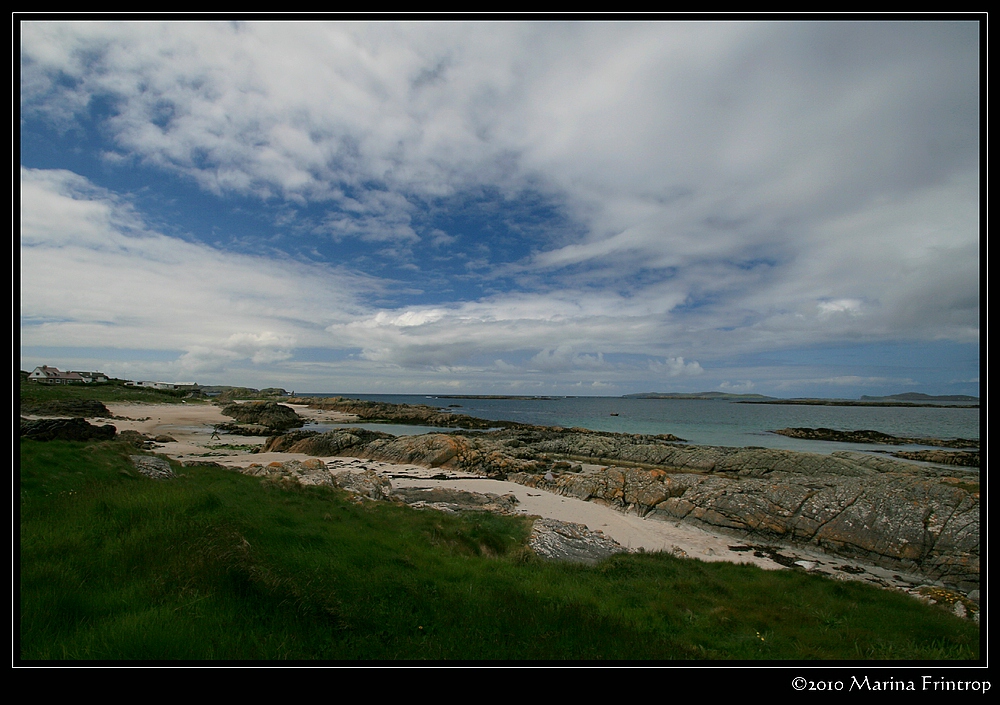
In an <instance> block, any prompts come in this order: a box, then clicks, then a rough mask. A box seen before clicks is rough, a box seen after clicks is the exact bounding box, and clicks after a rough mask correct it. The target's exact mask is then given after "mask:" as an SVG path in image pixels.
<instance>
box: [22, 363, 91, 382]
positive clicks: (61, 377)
mask: <svg viewBox="0 0 1000 705" xmlns="http://www.w3.org/2000/svg"><path fill="white" fill-rule="evenodd" d="M96 374H100V373H99V372H98V373H96ZM102 376H103V375H102ZM28 379H33V380H35V381H36V382H47V383H49V384H68V383H69V382H91V381H93V380H91V379H88V378H85V377H83V376H82V375H81V374H80V373H79V372H60V371H59V370H58V369H56V368H55V367H49V366H48V365H42V366H41V367H36V368H35V369H34V370H33V371H32V373H31V374H30V375H28ZM104 379H105V381H107V377H105V378H104Z"/></svg>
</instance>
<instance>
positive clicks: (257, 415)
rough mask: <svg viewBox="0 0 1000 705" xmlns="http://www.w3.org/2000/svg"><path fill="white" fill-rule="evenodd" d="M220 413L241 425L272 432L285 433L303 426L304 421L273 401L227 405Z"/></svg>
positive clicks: (289, 409)
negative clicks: (260, 427) (266, 429)
mask: <svg viewBox="0 0 1000 705" xmlns="http://www.w3.org/2000/svg"><path fill="white" fill-rule="evenodd" d="M222 413H223V414H224V415H226V416H231V417H233V418H234V419H236V420H237V421H238V422H239V423H241V424H251V425H256V426H266V427H267V428H269V429H271V430H272V431H287V430H288V429H290V428H299V427H300V426H303V425H304V424H305V420H304V419H303V418H302V417H301V416H299V415H298V414H296V413H295V409H293V408H292V407H290V406H285V405H284V404H279V403H277V402H274V401H251V402H247V403H245V404H227V405H226V406H224V407H223V408H222Z"/></svg>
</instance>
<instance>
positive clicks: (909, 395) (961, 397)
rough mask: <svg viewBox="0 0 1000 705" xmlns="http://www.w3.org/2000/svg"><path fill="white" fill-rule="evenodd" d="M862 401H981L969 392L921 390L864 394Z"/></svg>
mask: <svg viewBox="0 0 1000 705" xmlns="http://www.w3.org/2000/svg"><path fill="white" fill-rule="evenodd" d="M861 401H965V402H971V403H976V404H978V403H979V397H970V396H969V395H967V394H941V395H937V396H935V395H932V394H921V393H920V392H906V393H905V394H890V395H889V396H884V397H869V396H864V395H862V397H861Z"/></svg>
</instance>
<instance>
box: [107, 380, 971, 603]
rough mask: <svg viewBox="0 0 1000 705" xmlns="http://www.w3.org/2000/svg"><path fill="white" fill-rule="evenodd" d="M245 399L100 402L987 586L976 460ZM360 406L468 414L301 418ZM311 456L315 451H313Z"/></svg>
mask: <svg viewBox="0 0 1000 705" xmlns="http://www.w3.org/2000/svg"><path fill="white" fill-rule="evenodd" d="M254 404H256V407H254V406H253V405H254ZM269 405H270V406H269ZM239 406H242V407H243V409H244V411H246V412H250V411H251V409H256V410H257V411H259V413H260V414H263V416H261V415H258V416H256V417H255V416H254V414H253V413H249V414H248V413H239V414H238V413H237V412H238V410H237V409H234V408H233V405H229V407H227V406H219V405H213V404H206V403H183V404H161V405H139V404H109V405H108V406H107V410H108V412H109V413H110V414H111V415H112V417H113V418H111V419H107V418H106V417H100V416H99V415H97V414H95V415H94V418H101V422H102V423H107V422H108V421H110V422H111V423H113V424H114V426H115V428H116V429H117V431H118V433H119V434H120V435H121V434H123V433H130V432H131V433H134V434H136V436H137V437H138V439H139V440H140V442H143V443H145V444H146V447H147V448H152V449H155V450H156V452H157V453H161V454H164V455H166V456H168V457H170V458H174V459H176V460H178V461H179V462H181V463H182V464H199V463H206V462H210V463H217V464H220V465H223V466H227V467H232V468H235V469H239V470H241V471H243V472H249V473H254V474H265V475H266V474H268V473H271V474H273V475H276V476H282V477H285V478H291V479H293V480H295V481H299V482H306V483H318V482H327V483H330V484H337V480H336V476H337V475H340V474H343V473H344V472H348V473H353V474H358V473H360V474H364V473H372V474H374V475H375V476H378V477H380V478H383V479H384V480H386V481H387V482H388V483H389V484H390V487H391V489H390V492H389V494H391V493H393V492H395V493H397V494H398V495H399V496H403V495H407V494H408V495H409V497H410V499H411V500H412V501H414V502H421V501H424V502H425V504H429V505H434V502H433V501H431V502H429V503H428V502H426V501H425V500H421V499H419V497H420V492H425V493H426V492H432V491H433V492H444V491H449V492H453V493H454V492H473V493H480V494H481V493H486V494H489V495H495V496H497V497H503V496H512V497H513V498H514V500H515V501H514V502H513V503H510V502H508V503H507V504H506V505H504V503H503V502H501V503H499V505H497V503H495V502H494V505H496V506H506V510H505V511H513V512H517V513H521V514H531V515H537V516H539V517H542V518H546V519H552V520H556V521H561V522H566V523H568V524H575V525H582V526H584V527H586V528H587V529H588V530H589V531H591V532H602V534H603V536H604V537H607V538H609V539H611V540H612V542H616V543H617V544H618V546H619V547H620V548H621V550H638V549H642V550H648V551H658V550H666V551H670V552H673V553H675V554H676V555H685V556H688V557H692V558H699V559H702V560H708V561H717V560H727V561H732V562H751V563H755V564H757V565H760V566H762V567H768V568H781V567H786V568H787V567H795V568H797V569H801V570H810V571H815V572H821V573H825V574H827V575H830V576H834V577H839V578H846V579H854V580H864V581H867V582H870V583H873V584H876V585H881V586H884V587H897V588H902V589H908V590H915V589H918V588H919V587H921V586H925V585H927V584H935V585H943V586H946V587H949V588H951V589H954V590H958V591H960V592H962V593H963V594H967V595H968V594H971V595H973V596H975V597H977V598H978V589H979V473H978V470H974V469H967V468H956V467H944V466H942V465H940V464H936V463H914V462H907V461H905V460H902V459H893V458H887V457H883V456H879V455H873V454H868V453H860V452H845V451H840V452H834V453H831V454H827V455H823V454H814V453H801V452H794V451H785V450H776V449H764V448H723V447H711V446H691V445H688V444H685V443H684V442H683V441H682V440H681V439H679V438H676V437H674V436H669V435H660V436H649V435H635V434H616V433H607V432H595V431H588V430H586V429H580V428H570V429H566V428H559V427H543V426H531V425H526V424H517V423H512V422H506V423H502V424H501V423H497V422H488V421H483V420H482V419H472V418H471V417H467V416H463V415H461V414H456V413H451V412H449V411H445V410H441V409H436V408H434V407H429V406H427V407H425V406H408V405H393V404H385V403H380V402H359V401H357V400H353V399H342V398H325V397H324V398H303V397H298V398H293V399H291V400H289V402H288V403H281V404H277V403H276V402H273V401H271V402H256V403H254V402H250V403H245V404H242V405H239ZM279 406H280V407H283V408H284V409H285V410H287V411H285V412H282V414H283V421H282V422H281V424H279V427H269V426H268V425H267V423H260V422H261V421H264V420H266V418H267V415H268V414H273V413H274V411H275V407H279ZM289 411H290V412H291V413H292V414H293V415H294V416H295V418H296V419H298V421H295V420H294V419H292V418H291V416H289ZM237 415H239V416H241V418H238V419H236V420H235V422H234V418H235V417H236V416H237ZM362 421H367V422H375V421H381V422H391V423H410V424H419V425H423V426H441V427H446V428H449V429H455V428H459V429H463V430H461V431H449V432H447V433H428V434H422V435H412V436H392V435H389V434H385V433H380V432H378V431H372V430H365V429H362V428H358V427H346V428H339V429H334V430H332V431H326V432H318V431H310V430H292V429H294V428H295V426H297V425H299V422H301V423H302V424H310V423H327V424H332V423H339V424H350V423H359V422H362ZM273 422H274V419H273V418H272V420H271V423H273ZM289 422H291V424H292V425H289ZM466 424H467V425H466ZM241 425H242V426H243V427H245V429H246V432H245V433H244V432H242V431H241ZM262 428H264V429H270V430H269V431H268V432H266V433H261V429H262ZM483 428H488V429H492V430H481V429H483ZM221 429H225V430H224V431H222V433H221V434H220V433H219V430H221ZM213 434H214V435H213ZM310 459H315V460H318V461H319V463H318V464H317V462H315V460H314V461H313V462H312V464H311V465H304V463H307V462H309V461H310ZM359 463H360V464H359ZM317 473H318V474H317ZM441 496H443V495H441ZM449 496H451V497H452V499H454V498H455V497H458V496H459V495H454V494H452V495H449ZM414 498H417V499H414ZM438 499H440V496H439V497H438ZM466 499H468V498H466ZM444 504H445V505H447V502H444ZM422 506H423V505H422ZM563 533H564V534H565V533H566V532H565V531H564V532H563ZM591 543H594V544H595V545H596V543H599V541H597V540H596V539H595V540H594V541H592V542H591Z"/></svg>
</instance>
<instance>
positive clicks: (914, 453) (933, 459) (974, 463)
mask: <svg viewBox="0 0 1000 705" xmlns="http://www.w3.org/2000/svg"><path fill="white" fill-rule="evenodd" d="M892 455H893V456H894V457H897V458H905V459H907V460H919V461H922V462H925V463H941V464H942V465H961V466H964V467H971V468H978V467H979V452H978V451H963V450H956V451H948V450H900V451H896V452H895V453H892Z"/></svg>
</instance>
